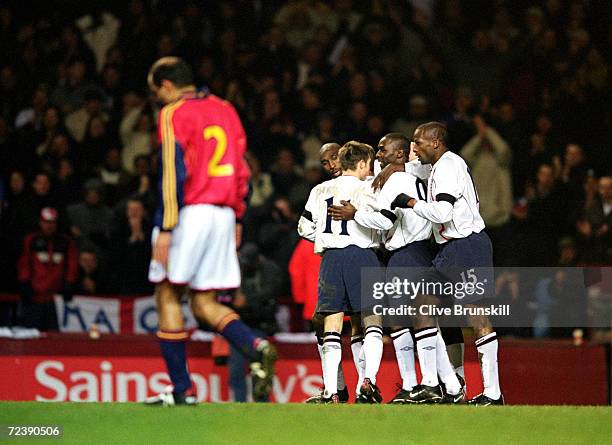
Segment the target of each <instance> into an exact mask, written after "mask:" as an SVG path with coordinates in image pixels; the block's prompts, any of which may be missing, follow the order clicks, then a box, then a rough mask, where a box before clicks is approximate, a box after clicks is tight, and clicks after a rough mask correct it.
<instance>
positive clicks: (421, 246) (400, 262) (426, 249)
mask: <svg viewBox="0 0 612 445" xmlns="http://www.w3.org/2000/svg"><path fill="white" fill-rule="evenodd" d="M433 258H434V252H433V246H432V245H431V243H430V242H429V241H428V240H424V241H416V242H414V243H410V244H408V245H406V246H404V247H402V248H401V249H397V250H394V251H393V252H392V255H391V258H390V259H389V262H388V263H387V266H388V267H430V266H431V262H432V260H433Z"/></svg>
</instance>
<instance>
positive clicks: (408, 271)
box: [329, 133, 464, 404]
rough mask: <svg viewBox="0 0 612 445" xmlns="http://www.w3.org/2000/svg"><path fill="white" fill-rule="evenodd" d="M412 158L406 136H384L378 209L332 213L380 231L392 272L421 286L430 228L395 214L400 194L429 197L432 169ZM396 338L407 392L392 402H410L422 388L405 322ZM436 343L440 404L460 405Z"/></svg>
mask: <svg viewBox="0 0 612 445" xmlns="http://www.w3.org/2000/svg"><path fill="white" fill-rule="evenodd" d="M411 155H412V153H411V143H410V140H409V139H408V138H407V137H406V136H404V135H403V134H401V133H389V134H387V135H385V136H384V137H383V138H382V139H381V140H380V142H379V144H378V152H377V154H376V157H377V160H378V161H379V163H380V166H381V168H382V172H391V174H390V175H387V176H386V177H383V178H382V180H381V175H384V173H380V174H379V176H377V179H376V180H375V181H374V184H375V185H376V186H378V187H381V188H380V190H379V191H378V193H377V206H378V209H379V210H378V211H376V212H371V211H368V210H367V209H355V207H354V206H352V205H351V204H350V203H344V205H343V206H332V207H331V208H330V210H329V213H330V215H331V216H332V217H333V218H334V219H352V218H354V219H355V221H357V222H358V223H359V224H361V225H363V226H365V227H370V228H373V229H378V230H381V231H382V233H383V241H384V243H385V248H386V249H387V250H388V251H390V252H391V257H390V258H389V261H388V264H387V266H388V268H390V269H389V271H391V270H394V271H395V272H397V271H398V268H402V272H401V273H402V278H408V279H410V280H412V281H416V280H417V279H418V274H419V272H420V271H421V270H424V269H426V268H429V267H430V266H431V263H432V259H433V251H432V246H431V243H430V238H431V223H430V222H429V221H427V220H425V219H424V218H421V217H420V216H418V215H416V214H415V213H414V211H410V210H407V209H403V210H400V209H398V210H395V211H391V210H390V208H391V202H392V201H393V200H394V198H395V197H396V196H397V195H398V194H399V193H402V192H404V191H407V192H409V193H411V194H413V195H415V196H420V197H422V198H424V197H425V196H426V194H427V186H426V183H425V181H426V180H427V178H428V176H429V172H430V170H431V167H430V166H428V165H421V164H420V162H418V160H416V156H414V159H411ZM407 160H408V161H409V162H408V163H406V161H407ZM404 170H405V171H404ZM422 178H424V179H422ZM395 272H394V273H395ZM390 273H391V272H389V274H387V275H388V276H387V281H388V282H389V281H392V279H393V277H391V276H390ZM398 278H399V277H398ZM416 335H418V332H417V333H416ZM391 338H392V340H393V346H394V348H395V353H396V359H397V362H398V367H399V370H400V376H401V377H402V387H401V388H400V390H399V391H398V393H397V395H396V396H395V397H394V398H393V400H391V403H400V404H401V403H410V397H409V395H410V392H411V390H412V389H413V387H415V386H416V384H417V381H416V372H415V364H414V352H413V349H414V342H413V338H412V335H411V332H410V328H409V327H407V326H406V324H405V323H403V324H401V326H400V325H396V327H395V328H394V329H393V330H392V332H391ZM437 340H438V344H437V345H436V346H437V355H438V357H439V360H438V373H439V374H440V377H441V378H442V381H443V382H444V385H445V392H444V397H443V398H442V397H441V398H439V399H437V400H436V402H442V401H447V402H452V403H457V402H459V401H461V400H463V398H464V390H463V384H462V383H461V382H460V381H459V380H458V377H457V376H456V374H455V368H454V367H453V366H452V365H451V363H450V361H449V358H448V355H447V351H446V348H445V344H444V339H443V338H442V336H441V335H440V334H438V338H437Z"/></svg>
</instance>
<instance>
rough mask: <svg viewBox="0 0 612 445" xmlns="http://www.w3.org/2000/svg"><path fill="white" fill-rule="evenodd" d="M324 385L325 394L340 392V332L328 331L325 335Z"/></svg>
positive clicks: (326, 395)
mask: <svg viewBox="0 0 612 445" xmlns="http://www.w3.org/2000/svg"><path fill="white" fill-rule="evenodd" d="M322 352H323V385H324V386H325V391H324V394H323V395H324V396H325V397H330V396H331V395H332V394H336V393H337V392H338V367H339V366H340V362H341V361H342V344H341V342H340V333H338V332H326V333H325V334H324V335H323V351H322Z"/></svg>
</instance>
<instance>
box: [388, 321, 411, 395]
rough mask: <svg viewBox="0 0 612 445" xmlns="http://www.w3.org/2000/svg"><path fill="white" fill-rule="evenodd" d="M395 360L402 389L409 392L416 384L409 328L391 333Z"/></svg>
mask: <svg viewBox="0 0 612 445" xmlns="http://www.w3.org/2000/svg"><path fill="white" fill-rule="evenodd" d="M391 339H392V340H393V347H394V348H395V358H396V360H397V366H398V368H399V372H400V377H401V378H402V389H404V390H406V391H410V390H411V389H412V388H414V387H415V386H416V384H417V379H416V370H415V367H414V341H413V340H412V335H410V328H404V329H400V330H399V331H396V332H392V333H391Z"/></svg>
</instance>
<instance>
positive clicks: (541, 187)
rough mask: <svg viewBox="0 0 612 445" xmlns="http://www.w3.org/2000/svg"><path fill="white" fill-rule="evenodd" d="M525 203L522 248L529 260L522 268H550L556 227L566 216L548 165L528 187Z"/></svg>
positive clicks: (556, 236) (557, 228)
mask: <svg viewBox="0 0 612 445" xmlns="http://www.w3.org/2000/svg"><path fill="white" fill-rule="evenodd" d="M527 200H528V205H527V227H526V228H525V229H526V230H525V232H526V234H525V236H526V238H525V245H524V246H521V247H522V251H523V252H524V254H525V255H526V256H527V257H528V258H527V261H528V263H527V264H525V265H530V266H541V267H550V266H552V265H554V264H555V263H556V258H557V255H556V252H557V240H558V238H559V237H560V235H561V233H560V232H559V227H560V226H562V225H564V224H563V222H564V221H565V220H566V214H567V213H566V212H565V210H564V208H565V205H564V202H565V197H564V195H563V190H562V188H561V185H560V184H559V182H558V181H556V180H555V177H554V171H553V167H552V166H551V165H550V164H542V165H541V166H540V168H539V169H538V174H537V176H536V183H535V186H529V187H528V190H527Z"/></svg>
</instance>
